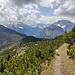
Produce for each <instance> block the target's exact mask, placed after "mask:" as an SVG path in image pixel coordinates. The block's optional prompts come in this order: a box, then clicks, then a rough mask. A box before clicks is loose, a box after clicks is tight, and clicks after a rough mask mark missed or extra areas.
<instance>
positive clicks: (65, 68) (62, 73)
mask: <svg viewBox="0 0 75 75" xmlns="http://www.w3.org/2000/svg"><path fill="white" fill-rule="evenodd" d="M67 46H68V44H63V45H62V46H61V47H60V48H59V49H58V51H59V56H57V55H56V57H55V60H54V63H53V71H52V72H53V75H75V64H74V62H73V60H72V59H69V56H67Z"/></svg>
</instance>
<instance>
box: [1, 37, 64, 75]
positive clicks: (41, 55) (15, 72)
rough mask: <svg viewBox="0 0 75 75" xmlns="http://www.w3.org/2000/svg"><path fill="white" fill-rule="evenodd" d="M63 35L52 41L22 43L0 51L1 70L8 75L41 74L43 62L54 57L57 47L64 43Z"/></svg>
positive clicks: (48, 61)
mask: <svg viewBox="0 0 75 75" xmlns="http://www.w3.org/2000/svg"><path fill="white" fill-rule="evenodd" d="M62 39H63V36H59V37H56V38H55V39H52V40H50V41H46V40H45V41H43V42H37V43H28V44H20V45H17V46H15V47H13V48H11V49H8V50H6V51H3V52H2V53H0V59H1V60H0V72H1V74H2V75H3V74H5V73H6V74H7V75H10V74H11V75H36V74H40V73H41V71H42V70H43V69H42V67H43V66H42V65H41V63H43V62H45V61H47V64H48V65H49V63H50V62H51V60H52V59H53V58H54V54H55V49H57V48H58V47H59V46H60V45H62V44H63V43H64V41H63V40H62Z"/></svg>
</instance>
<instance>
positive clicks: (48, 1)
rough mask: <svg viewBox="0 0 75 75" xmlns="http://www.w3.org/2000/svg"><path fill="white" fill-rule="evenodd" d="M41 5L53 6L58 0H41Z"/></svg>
mask: <svg viewBox="0 0 75 75" xmlns="http://www.w3.org/2000/svg"><path fill="white" fill-rule="evenodd" d="M40 5H42V6H43V7H51V8H53V6H55V5H57V2H56V0H42V1H41V2H40Z"/></svg>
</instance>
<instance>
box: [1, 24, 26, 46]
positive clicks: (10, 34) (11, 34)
mask: <svg viewBox="0 0 75 75" xmlns="http://www.w3.org/2000/svg"><path fill="white" fill-rule="evenodd" d="M23 37H26V35H24V34H21V33H18V32H16V31H14V30H11V29H9V28H6V27H4V26H2V25H0V47H1V46H2V45H6V44H8V43H10V42H14V41H18V40H20V39H22V38H23Z"/></svg>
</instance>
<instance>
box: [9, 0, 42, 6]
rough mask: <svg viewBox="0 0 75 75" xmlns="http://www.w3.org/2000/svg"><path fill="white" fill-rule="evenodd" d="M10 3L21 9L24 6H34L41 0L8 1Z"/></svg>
mask: <svg viewBox="0 0 75 75" xmlns="http://www.w3.org/2000/svg"><path fill="white" fill-rule="evenodd" d="M10 1H11V2H12V3H13V4H15V5H16V6H18V7H23V6H24V5H27V4H34V3H37V2H39V1H41V0H10Z"/></svg>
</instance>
